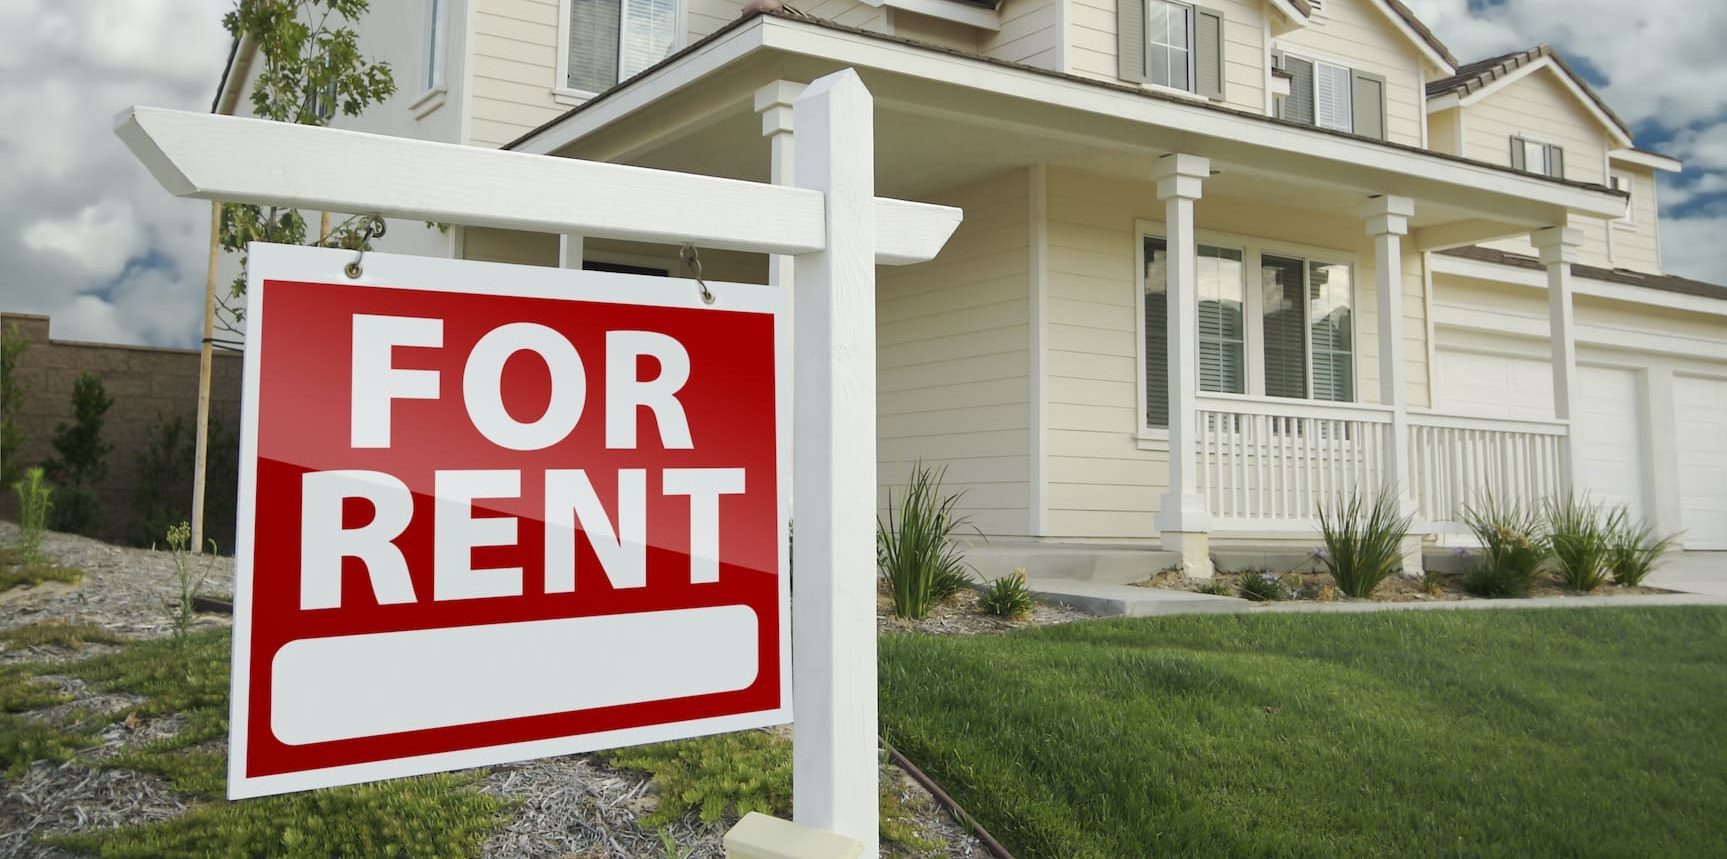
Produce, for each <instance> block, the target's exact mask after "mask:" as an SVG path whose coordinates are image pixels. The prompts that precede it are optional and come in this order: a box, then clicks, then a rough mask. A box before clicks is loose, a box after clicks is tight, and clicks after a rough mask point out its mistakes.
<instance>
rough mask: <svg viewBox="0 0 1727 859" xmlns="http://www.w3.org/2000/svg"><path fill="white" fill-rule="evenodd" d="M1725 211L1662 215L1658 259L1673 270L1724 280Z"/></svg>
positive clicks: (1726, 264)
mask: <svg viewBox="0 0 1727 859" xmlns="http://www.w3.org/2000/svg"><path fill="white" fill-rule="evenodd" d="M1723 238H1727V215H1716V216H1705V217H1696V218H1662V219H1661V263H1662V266H1663V267H1664V268H1666V269H1667V270H1668V271H1669V272H1671V273H1673V274H1678V275H1683V276H1685V277H1690V278H1696V279H1697V280H1703V281H1707V282H1709V283H1720V284H1727V254H1723V253H1722V252H1721V244H1722V239H1723Z"/></svg>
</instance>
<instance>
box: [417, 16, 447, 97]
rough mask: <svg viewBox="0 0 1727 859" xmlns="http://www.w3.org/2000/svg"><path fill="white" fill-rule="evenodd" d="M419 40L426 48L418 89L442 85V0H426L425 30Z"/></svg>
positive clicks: (433, 88)
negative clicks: (423, 67)
mask: <svg viewBox="0 0 1727 859" xmlns="http://www.w3.org/2000/svg"><path fill="white" fill-rule="evenodd" d="M420 41H421V44H423V45H425V48H426V64H425V69H424V71H422V72H421V74H420V89H421V90H422V91H430V90H435V89H438V88H440V87H442V86H443V85H444V0H426V32H425V34H424V35H423V36H422V37H421V40H420Z"/></svg>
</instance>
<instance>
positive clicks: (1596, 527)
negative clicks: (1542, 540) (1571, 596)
mask: <svg viewBox="0 0 1727 859" xmlns="http://www.w3.org/2000/svg"><path fill="white" fill-rule="evenodd" d="M1624 518H1625V511H1624V510H1623V509H1617V510H1613V511H1611V512H1608V513H1603V511H1602V510H1601V507H1600V506H1599V505H1596V504H1594V503H1591V502H1590V501H1589V499H1588V498H1587V497H1583V498H1578V497H1576V496H1567V497H1565V498H1561V499H1556V500H1553V501H1550V502H1548V504H1547V539H1548V541H1549V543H1550V544H1551V545H1552V547H1553V561H1554V567H1555V568H1556V569H1557V570H1558V572H1559V578H1561V579H1563V580H1564V582H1565V586H1566V587H1568V588H1570V589H1572V590H1574V591H1578V592H1581V593H1587V592H1589V591H1592V590H1595V589H1596V588H1598V587H1601V586H1602V585H1603V584H1605V583H1606V582H1607V579H1608V577H1609V576H1611V575H1612V570H1611V569H1610V568H1609V567H1608V560H1609V552H1610V550H1611V549H1612V540H1611V538H1610V535H1611V534H1612V532H1613V531H1614V530H1615V529H1617V528H1619V527H1621V523H1622V522H1623V521H1624Z"/></svg>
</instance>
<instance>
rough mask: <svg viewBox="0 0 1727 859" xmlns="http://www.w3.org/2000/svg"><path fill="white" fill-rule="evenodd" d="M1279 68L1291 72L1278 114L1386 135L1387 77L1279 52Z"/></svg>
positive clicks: (1338, 128)
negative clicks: (1287, 93) (1287, 89)
mask: <svg viewBox="0 0 1727 859" xmlns="http://www.w3.org/2000/svg"><path fill="white" fill-rule="evenodd" d="M1273 60H1274V62H1276V63H1277V66H1278V68H1280V69H1282V70H1283V71H1285V72H1287V73H1288V74H1289V76H1290V80H1289V95H1286V96H1281V97H1280V101H1279V104H1278V116H1279V117H1281V118H1283V119H1287V120H1289V121H1291V122H1299V123H1303V124H1305V125H1316V126H1319V127H1320V128H1329V129H1331V130H1332V131H1344V132H1348V133H1350V134H1359V135H1361V136H1363V137H1372V138H1374V139H1377V140H1384V139H1385V79H1384V78H1382V77H1380V76H1378V75H1372V74H1368V73H1367V72H1363V71H1358V70H1356V69H1351V68H1349V67H1347V66H1340V65H1337V64H1335V63H1328V62H1324V61H1322V60H1315V59H1310V58H1308V57H1301V56H1296V55H1294V54H1278V55H1275V56H1274V58H1273Z"/></svg>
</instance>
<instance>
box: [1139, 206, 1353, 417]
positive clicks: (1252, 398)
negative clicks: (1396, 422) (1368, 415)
mask: <svg viewBox="0 0 1727 859" xmlns="http://www.w3.org/2000/svg"><path fill="white" fill-rule="evenodd" d="M1133 226H1134V233H1133V236H1134V237H1133V245H1134V250H1133V259H1134V277H1133V319H1134V322H1133V331H1134V349H1133V351H1134V356H1135V359H1136V360H1135V361H1134V414H1136V415H1137V417H1136V418H1135V420H1136V421H1137V426H1138V430H1137V432H1136V433H1135V436H1136V438H1137V440H1138V442H1139V447H1140V449H1142V450H1168V448H1169V429H1168V428H1167V427H1153V426H1150V425H1149V424H1148V423H1147V421H1146V417H1145V415H1146V411H1147V408H1148V405H1149V404H1148V403H1147V402H1146V396H1145V384H1146V377H1145V360H1146V349H1145V334H1146V331H1145V264H1146V259H1145V240H1146V239H1148V238H1158V239H1163V240H1164V241H1166V242H1167V241H1168V236H1169V230H1168V229H1167V228H1166V226H1165V225H1164V222H1162V221H1154V220H1147V219H1136V220H1135V221H1134V222H1133ZM1194 239H1195V241H1194V243H1195V244H1196V245H1211V246H1213V247H1223V248H1230V249H1232V250H1240V251H1241V253H1242V260H1241V265H1242V277H1243V289H1244V290H1245V293H1246V294H1245V298H1246V301H1245V302H1244V304H1243V308H1242V312H1243V313H1244V314H1246V319H1245V320H1244V321H1245V324H1246V332H1245V333H1246V340H1247V342H1246V347H1245V349H1244V350H1243V351H1244V353H1245V360H1246V367H1245V368H1244V372H1245V373H1246V374H1247V379H1246V382H1247V384H1246V388H1247V393H1245V394H1223V393H1216V392H1213V391H1203V392H1199V396H1201V397H1204V398H1206V399H1217V400H1230V399H1234V400H1241V401H1244V402H1255V403H1263V402H1266V401H1267V400H1268V399H1276V400H1278V401H1285V402H1290V403H1303V404H1308V405H1320V406H1325V405H1331V404H1335V405H1338V406H1348V405H1357V404H1360V403H1361V402H1362V400H1361V394H1362V386H1361V365H1362V361H1361V313H1362V305H1361V295H1362V290H1361V260H1360V255H1359V254H1357V253H1355V252H1352V251H1346V250H1340V249H1337V248H1324V247H1317V246H1314V245H1303V244H1299V243H1295V242H1285V241H1278V240H1275V239H1265V238H1257V237H1253V236H1243V235H1237V234H1233V233H1220V232H1213V231H1211V230H1195V231H1194ZM1266 254H1270V255H1272V256H1281V257H1289V258H1292V259H1299V260H1301V261H1302V262H1303V267H1302V276H1303V278H1305V277H1307V267H1306V264H1307V263H1313V262H1321V263H1329V264H1332V265H1347V266H1349V289H1350V296H1349V307H1350V313H1349V327H1350V331H1349V342H1350V343H1351V344H1352V345H1353V346H1354V350H1353V351H1352V352H1351V357H1352V359H1353V360H1352V361H1351V362H1350V374H1351V378H1350V387H1351V389H1352V390H1353V391H1354V392H1355V399H1354V400H1353V401H1351V402H1343V401H1335V400H1316V399H1313V348H1312V342H1313V341H1312V337H1313V321H1312V320H1311V319H1306V318H1305V312H1304V317H1303V318H1304V320H1305V321H1304V324H1303V325H1302V331H1303V334H1302V336H1303V337H1304V338H1306V342H1307V344H1308V346H1307V349H1306V353H1307V366H1306V367H1305V368H1304V372H1305V373H1306V374H1307V392H1308V396H1307V397H1306V398H1305V399H1299V400H1297V399H1293V398H1285V397H1277V398H1269V397H1267V396H1266V393H1265V329H1264V328H1263V326H1262V319H1263V317H1264V315H1265V283H1264V281H1263V280H1261V277H1260V275H1261V271H1260V269H1261V262H1260V260H1261V259H1262V258H1263V257H1264V256H1265V255H1266ZM1311 301H1312V300H1311V299H1309V300H1308V302H1306V306H1308V307H1309V308H1311ZM1193 348H1194V349H1196V350H1197V349H1198V348H1199V345H1198V344H1197V343H1195V344H1194V345H1193ZM1194 389H1195V391H1196V392H1197V391H1198V383H1197V381H1196V382H1195V385H1194Z"/></svg>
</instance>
